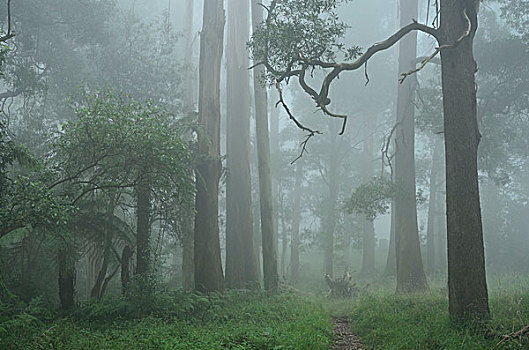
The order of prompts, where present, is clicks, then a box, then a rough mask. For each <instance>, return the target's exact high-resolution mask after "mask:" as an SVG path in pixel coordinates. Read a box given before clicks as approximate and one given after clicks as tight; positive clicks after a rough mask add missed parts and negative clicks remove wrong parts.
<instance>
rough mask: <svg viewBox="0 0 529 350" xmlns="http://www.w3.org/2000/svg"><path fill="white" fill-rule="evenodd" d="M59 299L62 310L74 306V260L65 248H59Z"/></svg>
mask: <svg viewBox="0 0 529 350" xmlns="http://www.w3.org/2000/svg"><path fill="white" fill-rule="evenodd" d="M58 261H59V264H58V265H59V299H60V301H61V307H62V309H63V310H70V309H71V308H73V306H74V296H75V262H74V260H73V258H72V257H71V256H69V252H68V251H67V250H59V252H58Z"/></svg>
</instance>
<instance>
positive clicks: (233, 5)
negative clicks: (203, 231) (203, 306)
mask: <svg viewBox="0 0 529 350" xmlns="http://www.w3.org/2000/svg"><path fill="white" fill-rule="evenodd" d="M249 24H250V23H249V4H248V0H228V38H227V44H226V60H227V78H226V80H227V84H226V90H227V97H228V98H227V128H226V130H227V131H226V151H227V156H228V157H227V163H228V175H227V179H226V287H228V288H239V289H240V288H246V287H247V286H249V285H253V286H255V285H256V284H257V282H258V271H257V261H256V256H255V251H254V245H253V224H252V189H251V183H250V95H249V92H248V91H249V87H250V80H249V74H250V73H249V70H248V67H249V66H250V64H249V61H248V53H247V51H246V42H247V41H248V39H249V37H248V34H249Z"/></svg>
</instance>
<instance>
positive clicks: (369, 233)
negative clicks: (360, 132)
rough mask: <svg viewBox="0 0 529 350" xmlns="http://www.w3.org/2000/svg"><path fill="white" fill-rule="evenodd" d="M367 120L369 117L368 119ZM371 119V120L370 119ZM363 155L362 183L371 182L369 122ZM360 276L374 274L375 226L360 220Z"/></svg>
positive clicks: (365, 130) (371, 153) (367, 221)
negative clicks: (361, 235)
mask: <svg viewBox="0 0 529 350" xmlns="http://www.w3.org/2000/svg"><path fill="white" fill-rule="evenodd" d="M368 118H369V117H368ZM370 119H371V118H370ZM364 139H365V141H364V152H363V153H364V154H363V158H364V159H363V166H362V168H363V169H362V178H363V181H364V182H366V183H367V182H368V181H370V180H371V177H372V176H373V134H372V131H371V123H370V120H368V121H367V124H366V127H365V128H364ZM362 223H363V239H362V272H361V273H362V275H364V276H370V275H373V274H374V273H375V224H374V222H373V220H369V219H367V218H363V219H362Z"/></svg>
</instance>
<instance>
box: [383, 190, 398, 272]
mask: <svg viewBox="0 0 529 350" xmlns="http://www.w3.org/2000/svg"><path fill="white" fill-rule="evenodd" d="M390 210H391V214H390V215H391V219H390V220H391V222H390V229H389V248H388V259H387V261H386V268H385V270H384V276H386V277H389V276H396V275H397V256H396V255H397V252H396V248H395V200H392V201H391V209H390Z"/></svg>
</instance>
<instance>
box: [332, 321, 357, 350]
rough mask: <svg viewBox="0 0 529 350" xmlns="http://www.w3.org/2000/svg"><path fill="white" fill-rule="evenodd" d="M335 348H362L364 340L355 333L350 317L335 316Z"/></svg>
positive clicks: (338, 349) (350, 349) (340, 349)
mask: <svg viewBox="0 0 529 350" xmlns="http://www.w3.org/2000/svg"><path fill="white" fill-rule="evenodd" d="M333 333H334V344H333V346H332V349H333V350H362V349H363V348H362V341H361V340H360V339H359V338H358V337H357V336H355V335H354V334H353V330H352V327H351V324H350V322H349V318H348V317H333Z"/></svg>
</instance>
